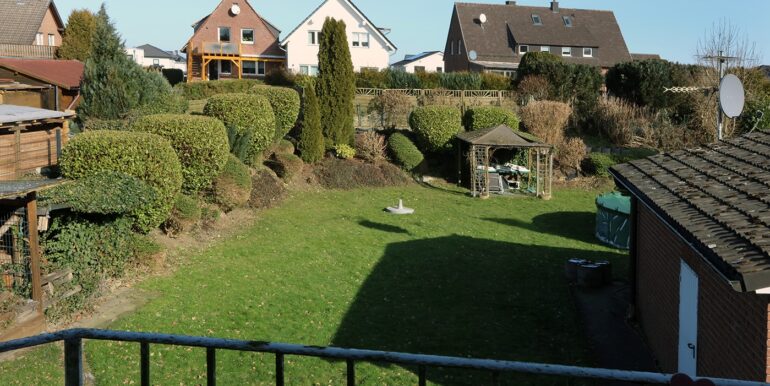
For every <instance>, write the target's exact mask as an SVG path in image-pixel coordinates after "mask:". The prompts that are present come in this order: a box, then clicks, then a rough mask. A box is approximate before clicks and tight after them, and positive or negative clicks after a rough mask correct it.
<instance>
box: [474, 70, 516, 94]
mask: <svg viewBox="0 0 770 386" xmlns="http://www.w3.org/2000/svg"><path fill="white" fill-rule="evenodd" d="M510 89H511V78H509V77H507V76H505V75H502V74H495V73H494V72H484V73H481V90H510Z"/></svg>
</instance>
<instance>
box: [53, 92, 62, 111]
mask: <svg viewBox="0 0 770 386" xmlns="http://www.w3.org/2000/svg"><path fill="white" fill-rule="evenodd" d="M53 91H54V102H53V104H54V110H56V111H61V109H60V108H59V107H60V106H59V103H60V101H59V86H53Z"/></svg>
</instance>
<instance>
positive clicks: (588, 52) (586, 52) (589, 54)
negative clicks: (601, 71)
mask: <svg viewBox="0 0 770 386" xmlns="http://www.w3.org/2000/svg"><path fill="white" fill-rule="evenodd" d="M583 57H584V58H593V57H594V49H593V48H590V47H586V48H583Z"/></svg>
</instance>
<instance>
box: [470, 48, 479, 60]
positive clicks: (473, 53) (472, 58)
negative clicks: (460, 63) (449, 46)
mask: <svg viewBox="0 0 770 386" xmlns="http://www.w3.org/2000/svg"><path fill="white" fill-rule="evenodd" d="M468 58H469V59H470V60H476V59H478V58H479V54H478V53H476V51H474V50H470V52H468Z"/></svg>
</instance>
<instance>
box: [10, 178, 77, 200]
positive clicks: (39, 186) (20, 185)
mask: <svg viewBox="0 0 770 386" xmlns="http://www.w3.org/2000/svg"><path fill="white" fill-rule="evenodd" d="M66 182H67V180H62V179H46V180H29V181H8V182H0V199H2V200H7V199H15V198H18V197H24V196H26V195H27V194H29V193H32V192H39V191H42V190H46V189H50V188H53V187H54V186H58V185H61V184H64V183H66Z"/></svg>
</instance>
